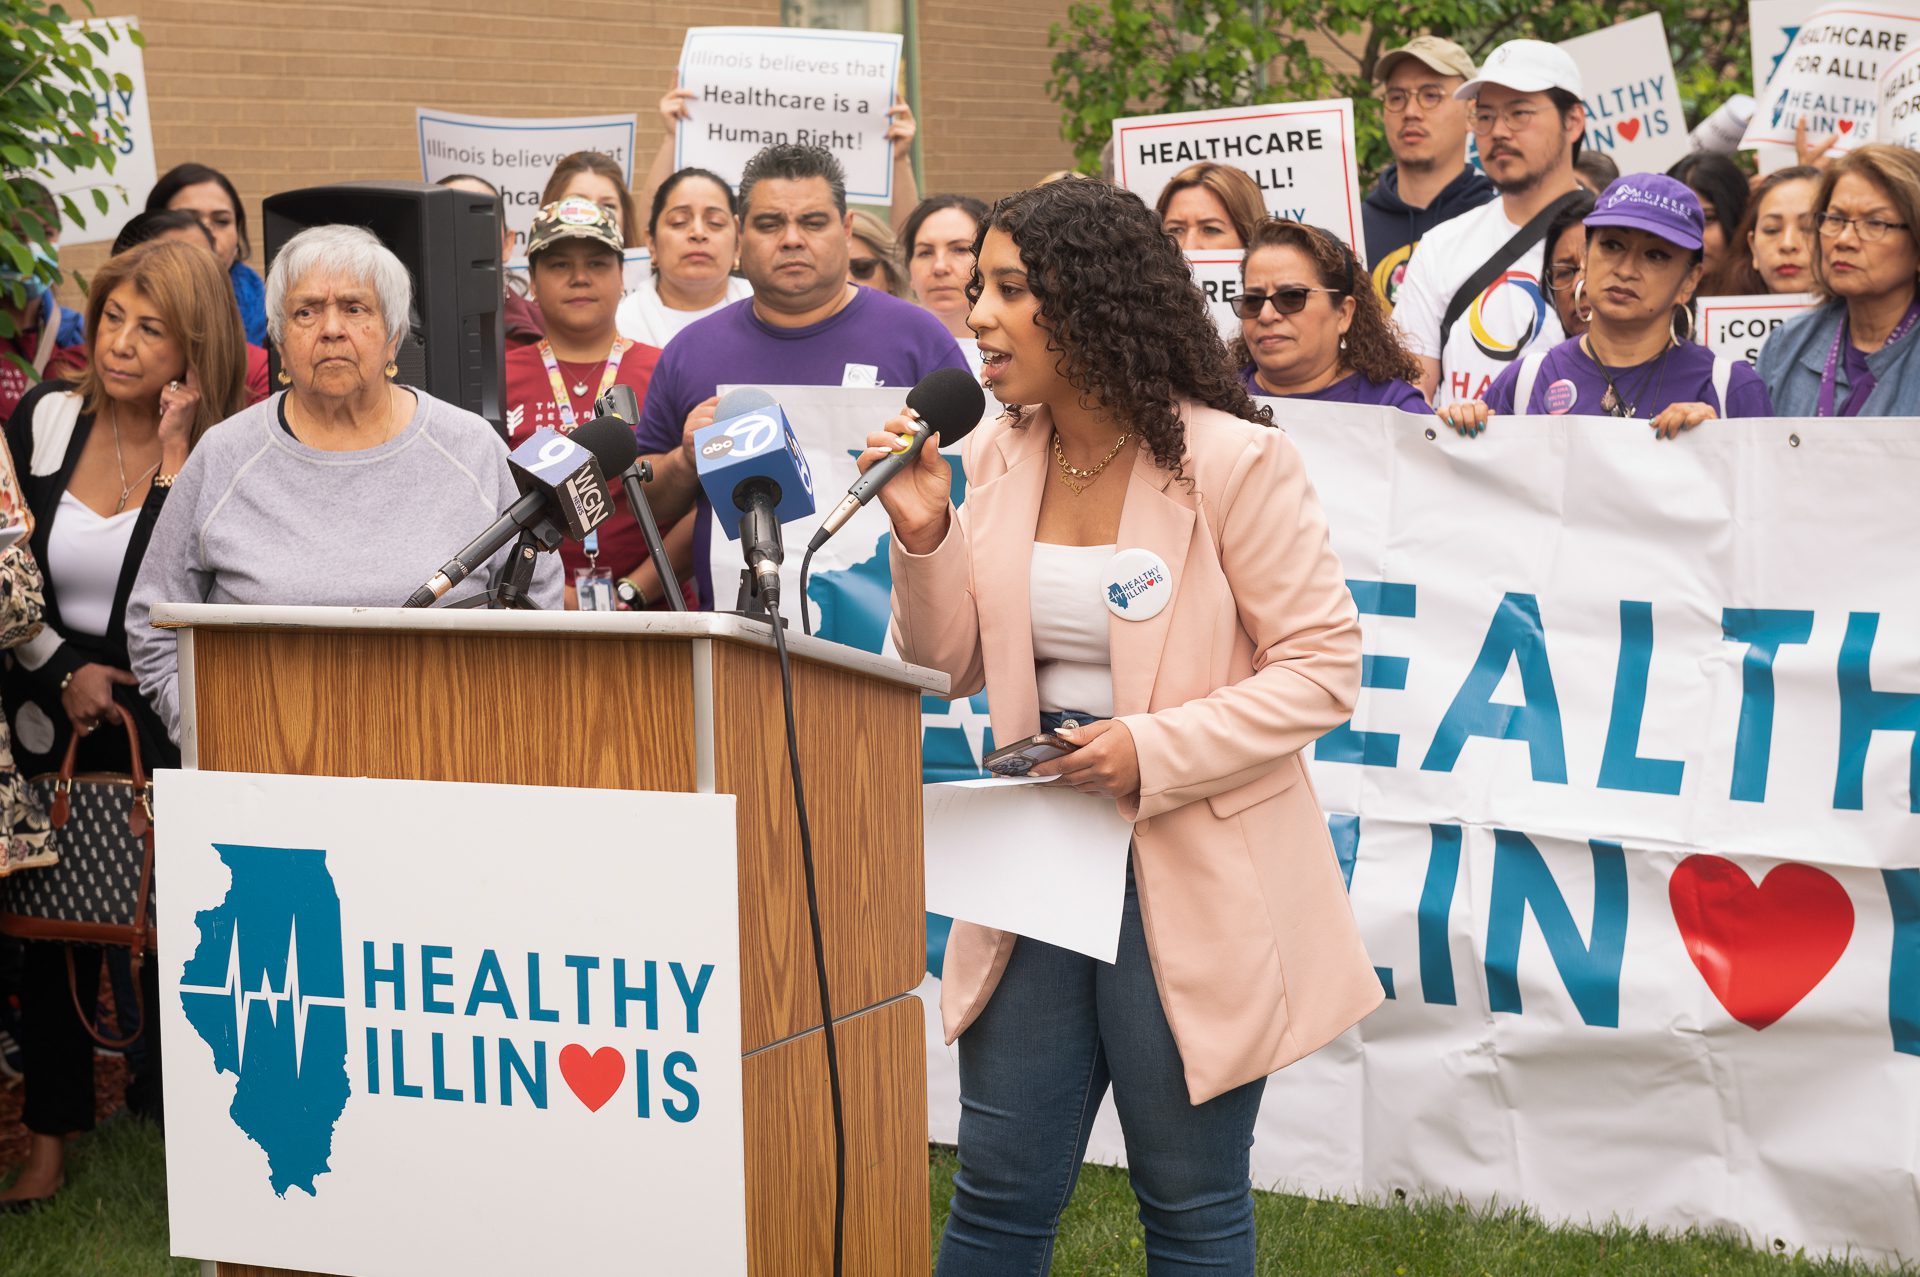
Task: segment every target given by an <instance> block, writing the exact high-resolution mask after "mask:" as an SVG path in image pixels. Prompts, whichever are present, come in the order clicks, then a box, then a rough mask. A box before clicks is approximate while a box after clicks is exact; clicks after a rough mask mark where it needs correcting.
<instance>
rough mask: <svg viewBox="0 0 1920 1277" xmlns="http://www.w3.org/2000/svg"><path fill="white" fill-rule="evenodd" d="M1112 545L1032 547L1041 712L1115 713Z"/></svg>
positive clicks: (1101, 715)
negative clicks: (1110, 624) (1109, 595)
mask: <svg viewBox="0 0 1920 1277" xmlns="http://www.w3.org/2000/svg"><path fill="white" fill-rule="evenodd" d="M1113 552H1114V547H1113V546H1111V545H1052V544H1049V543H1047V542H1042V541H1036V542H1035V543H1034V546H1033V584H1032V588H1031V592H1030V606H1031V608H1032V611H1033V676H1034V682H1035V683H1036V684H1037V685H1038V687H1039V691H1040V712H1041V713H1043V714H1057V713H1061V712H1063V711H1066V710H1080V711H1083V712H1085V713H1088V714H1091V715H1093V716H1094V717H1095V718H1111V717H1113V666H1112V655H1111V649H1110V647H1109V645H1108V643H1107V621H1108V617H1109V613H1108V611H1107V595H1106V589H1107V585H1106V576H1107V573H1106V568H1107V564H1108V562H1109V561H1110V560H1111V559H1112V558H1113Z"/></svg>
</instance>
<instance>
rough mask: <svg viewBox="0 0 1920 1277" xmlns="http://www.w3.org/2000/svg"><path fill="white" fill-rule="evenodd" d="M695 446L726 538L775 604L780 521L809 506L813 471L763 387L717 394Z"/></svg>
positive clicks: (782, 555)
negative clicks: (719, 396)
mask: <svg viewBox="0 0 1920 1277" xmlns="http://www.w3.org/2000/svg"><path fill="white" fill-rule="evenodd" d="M693 452H694V461H695V468H696V471H697V473H698V474H699V477H700V487H701V490H702V491H703V492H704V493H705V494H706V498H707V502H708V503H709V504H710V505H712V506H713V512H714V516H715V517H716V518H717V519H719V520H720V526H721V527H722V528H723V529H725V530H726V533H727V539H728V540H730V541H738V542H740V543H741V549H742V550H743V551H744V553H745V555H746V560H747V569H748V571H749V572H751V573H752V579H753V582H754V588H755V589H756V590H757V591H758V593H759V595H760V598H761V600H762V601H763V602H764V603H765V604H766V606H767V609H768V610H769V611H772V612H778V611H779V610H780V565H781V564H782V563H783V562H785V560H786V547H785V544H784V543H783V541H782V539H781V536H780V525H781V524H782V523H790V522H792V521H793V520H795V519H804V518H806V517H807V516H808V515H810V514H812V513H813V471H812V470H811V469H810V468H809V467H808V465H807V457H806V454H805V453H804V452H802V451H801V450H800V443H799V440H797V439H795V438H794V437H793V427H792V426H791V425H789V424H788V423H787V417H786V414H785V413H784V412H782V411H781V410H780V406H779V405H778V404H776V403H774V401H773V398H772V396H770V395H768V394H767V392H766V391H764V390H759V389H756V388H755V387H752V386H741V387H739V388H738V389H735V390H731V391H728V392H727V394H726V396H725V397H724V398H722V399H721V400H720V403H719V405H718V406H717V407H716V408H715V410H714V422H713V424H712V425H710V426H707V427H705V428H703V429H701V430H699V431H697V432H696V433H695V434H694V436H693ZM730 511H732V512H737V514H736V515H735V516H734V517H729V513H728V512H730Z"/></svg>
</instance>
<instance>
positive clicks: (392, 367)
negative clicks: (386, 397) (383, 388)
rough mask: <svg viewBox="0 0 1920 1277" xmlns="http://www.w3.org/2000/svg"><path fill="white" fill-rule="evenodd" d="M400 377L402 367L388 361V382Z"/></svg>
mask: <svg viewBox="0 0 1920 1277" xmlns="http://www.w3.org/2000/svg"><path fill="white" fill-rule="evenodd" d="M399 375H400V365H399V364H396V363H394V362H393V361H392V360H388V361H387V380H388V381H392V380H393V379H394V378H395V377H398V376H399Z"/></svg>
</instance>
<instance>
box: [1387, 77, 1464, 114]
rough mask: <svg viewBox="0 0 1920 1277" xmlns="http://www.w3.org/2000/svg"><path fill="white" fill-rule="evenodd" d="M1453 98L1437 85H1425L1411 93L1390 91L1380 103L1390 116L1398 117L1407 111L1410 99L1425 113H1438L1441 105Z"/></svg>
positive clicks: (1402, 90) (1400, 90)
mask: <svg viewBox="0 0 1920 1277" xmlns="http://www.w3.org/2000/svg"><path fill="white" fill-rule="evenodd" d="M1452 96H1453V95H1452V94H1450V93H1448V92H1447V91H1446V90H1445V89H1443V88H1441V87H1440V86H1439V85H1437V84H1423V85H1421V86H1420V87H1419V88H1417V89H1415V90H1413V91H1412V92H1411V93H1409V92H1408V91H1407V90H1405V89H1388V90H1387V91H1386V93H1384V94H1383V95H1381V98H1380V101H1381V102H1382V104H1384V105H1385V106H1386V108H1387V113H1388V114H1389V115H1398V114H1400V112H1402V111H1404V110H1406V109H1407V101H1408V99H1412V100H1413V101H1415V102H1418V103H1419V104H1420V109H1421V110H1423V111H1438V110H1439V109H1440V104H1441V103H1443V102H1445V101H1446V100H1447V99H1448V98H1449V97H1452Z"/></svg>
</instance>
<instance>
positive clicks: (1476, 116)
mask: <svg viewBox="0 0 1920 1277" xmlns="http://www.w3.org/2000/svg"><path fill="white" fill-rule="evenodd" d="M1539 115H1540V108H1539V107H1537V106H1526V105H1516V106H1503V107H1501V108H1500V109H1499V110H1497V111H1496V110H1495V109H1494V108H1492V107H1490V106H1482V107H1476V108H1475V109H1474V112H1473V131H1474V132H1475V133H1491V132H1493V126H1494V125H1495V124H1504V125H1506V126H1507V131H1508V132H1509V133H1525V132H1526V131H1527V129H1528V128H1530V127H1532V125H1533V122H1534V120H1535V119H1536V118H1538V117H1539Z"/></svg>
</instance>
